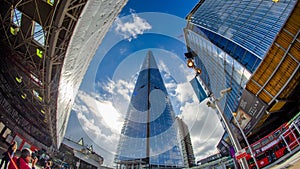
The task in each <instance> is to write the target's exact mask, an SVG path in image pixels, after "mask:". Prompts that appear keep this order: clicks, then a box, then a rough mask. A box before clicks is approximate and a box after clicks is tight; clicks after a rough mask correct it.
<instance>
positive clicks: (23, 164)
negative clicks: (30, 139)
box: [8, 148, 38, 169]
mask: <svg viewBox="0 0 300 169" xmlns="http://www.w3.org/2000/svg"><path fill="white" fill-rule="evenodd" d="M31 154H32V152H31V150H29V149H28V148H25V149H23V150H22V151H21V156H20V157H19V158H16V157H14V158H13V160H12V161H11V162H10V163H9V166H8V169H35V164H36V162H37V160H38V159H37V158H34V159H32V158H31ZM30 162H31V167H30V166H29V163H30Z"/></svg>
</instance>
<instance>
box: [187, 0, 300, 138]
mask: <svg viewBox="0 0 300 169" xmlns="http://www.w3.org/2000/svg"><path fill="white" fill-rule="evenodd" d="M297 4H298V1H296V0H286V1H279V2H278V3H275V2H273V1H272V0H261V1H249V0H242V1H236V0H229V1H223V0H201V1H200V2H199V3H198V4H197V5H196V6H195V7H194V9H193V10H192V11H191V12H190V14H189V15H188V16H187V20H188V24H187V27H186V28H185V30H184V31H185V38H186V42H187V48H188V51H189V53H190V54H191V55H192V56H193V57H192V58H191V59H192V60H193V61H194V62H195V65H196V67H197V68H200V69H201V70H202V74H201V75H199V77H200V79H201V81H202V82H203V83H204V84H205V87H206V88H208V89H209V90H210V91H211V93H212V95H213V96H214V97H215V98H219V99H218V100H219V102H218V105H219V107H220V109H221V110H222V111H223V112H224V114H225V116H226V117H227V119H228V120H232V117H233V116H232V113H233V112H237V116H236V118H237V120H238V122H239V124H240V127H241V128H242V129H243V130H244V132H245V133H246V134H250V133H251V131H252V130H253V128H254V127H255V126H257V125H258V123H259V122H260V120H261V119H264V120H265V119H266V117H268V116H269V114H270V111H269V110H270V106H272V105H274V104H276V103H275V102H276V98H277V97H278V95H279V94H277V93H276V94H274V95H272V92H271V91H272V90H273V89H272V88H271V87H270V88H269V89H265V88H264V86H265V85H266V84H260V82H259V80H255V81H254V80H253V79H252V77H253V76H254V75H255V74H257V72H256V71H257V70H258V68H259V66H260V65H261V64H262V62H265V60H266V56H268V55H269V53H270V52H271V50H272V48H273V46H274V41H275V40H276V38H278V37H277V35H278V34H279V33H280V32H281V31H282V30H283V28H284V25H285V24H286V23H287V21H288V18H289V17H290V16H291V15H292V13H293V11H295V10H296V9H297V8H298V7H296V6H297ZM298 18H299V17H298ZM297 20H299V19H294V20H293V21H292V22H293V24H297ZM295 29H296V32H295V33H291V32H290V35H291V37H294V41H295V39H297V37H298V34H299V28H295ZM297 29H298V33H297ZM292 39H293V38H292ZM294 41H291V42H294ZM296 43H297V40H296ZM278 46H280V45H278ZM298 47H299V46H298ZM295 48H296V49H297V47H296V45H295ZM298 49H299V48H298ZM288 50H290V49H288V48H285V50H283V51H286V52H288ZM298 53H299V52H298ZM291 55H292V54H291ZM296 55H298V54H296ZM296 55H295V54H294V55H293V57H294V58H296ZM284 56H288V55H284ZM294 60H296V61H295V62H296V63H297V64H296V68H295V69H293V71H292V73H290V74H289V75H287V76H291V77H292V78H296V79H299V77H298V76H297V75H295V74H297V71H298V70H299V69H298V68H297V65H298V64H299V61H297V59H294ZM271 62H272V61H271ZM276 63H277V62H276ZM278 65H280V64H279V62H278ZM279 67H280V66H277V68H274V69H276V70H278V69H279ZM265 71H267V70H266V69H265ZM263 73H264V72H260V75H262V74H263ZM283 73H284V72H282V74H283ZM275 74H276V73H275V71H274V73H272V72H271V73H269V74H268V75H269V77H266V78H267V80H266V81H267V82H270V81H271V79H272V78H278V77H275V76H273V75H275ZM292 75H293V76H292ZM250 82H253V83H255V84H259V85H258V87H257V88H258V89H257V88H256V89H257V90H256V91H260V92H265V93H267V95H268V96H270V97H271V99H270V100H272V102H271V101H269V102H268V101H267V100H266V99H264V97H266V96H264V95H261V97H260V95H259V94H260V93H255V92H253V91H254V89H253V88H251V87H249V86H248V87H247V89H246V86H247V85H248V84H249V83H250ZM289 82H290V81H287V82H286V83H289ZM294 84H295V83H294ZM252 86H254V85H252ZM283 86H287V84H286V85H283ZM295 86H297V84H296V85H295ZM226 88H231V89H232V91H231V92H230V93H227V94H225V95H224V97H222V95H221V94H220V91H222V90H223V89H226ZM245 89H246V90H245ZM294 89H295V88H293V89H291V91H292V90H294ZM278 90H281V92H282V91H283V90H284V89H283V88H280V89H278ZM291 91H290V93H291ZM290 93H289V94H290ZM221 97H222V98H221ZM231 125H232V124H231Z"/></svg>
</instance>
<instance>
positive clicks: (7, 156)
mask: <svg viewBox="0 0 300 169" xmlns="http://www.w3.org/2000/svg"><path fill="white" fill-rule="evenodd" d="M16 150H17V142H16V141H13V142H12V143H11V144H10V145H9V147H8V148H7V150H6V151H5V152H4V153H3V154H2V155H3V157H2V160H1V164H0V169H1V168H2V166H3V164H4V169H7V164H8V163H9V161H10V159H11V158H13V156H14V154H15V152H16Z"/></svg>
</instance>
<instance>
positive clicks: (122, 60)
mask: <svg viewBox="0 0 300 169" xmlns="http://www.w3.org/2000/svg"><path fill="white" fill-rule="evenodd" d="M196 3H197V0H189V1H186V0H185V1H183V0H164V1H163V2H160V1H159V0H153V1H151V2H150V1H149V2H148V1H146V2H145V1H142V0H135V1H130V0H129V2H128V4H127V5H126V6H125V7H124V9H123V11H122V12H121V14H120V15H119V16H118V18H117V19H116V20H115V22H114V24H113V25H112V27H111V29H110V30H109V32H108V34H107V35H106V37H105V38H104V40H103V42H102V43H101V45H100V46H99V48H98V50H97V52H96V55H95V56H94V58H93V60H92V62H91V63H90V66H89V69H88V71H87V73H86V75H85V78H84V80H83V82H82V84H81V87H80V90H79V92H78V94H77V97H76V100H75V103H74V106H73V109H72V112H71V116H70V120H69V124H68V128H67V132H66V135H65V136H66V137H68V138H71V139H73V140H75V141H77V140H79V139H80V138H81V137H83V138H84V141H85V144H86V145H88V146H90V145H93V147H94V151H96V152H97V153H98V154H100V155H101V156H103V157H104V165H106V166H113V158H114V155H115V152H116V148H117V145H118V140H119V137H120V132H121V128H122V125H123V122H124V116H125V115H126V110H127V108H128V104H129V101H130V97H131V95H132V91H133V89H134V85H135V81H136V79H137V77H138V73H139V70H140V67H141V64H142V62H143V60H144V58H145V56H146V53H147V51H148V50H151V51H152V52H153V55H154V57H155V59H156V62H157V64H158V68H159V70H160V72H161V74H162V77H163V79H164V82H165V86H166V87H167V90H168V93H169V95H170V98H171V102H172V106H173V108H174V111H175V113H176V115H178V116H181V117H182V118H183V120H184V121H185V122H186V123H187V124H188V126H189V128H190V133H191V139H192V143H193V147H194V154H195V156H196V160H199V159H201V158H204V157H206V156H208V155H211V154H213V153H216V151H217V150H216V144H217V143H218V142H219V140H220V138H221V136H222V134H223V132H224V131H223V128H222V126H221V124H220V122H219V120H218V117H217V115H216V113H215V111H214V110H212V109H209V108H207V106H205V104H206V103H205V102H206V101H204V102H202V103H199V101H198V100H197V97H196V95H195V94H194V92H193V89H192V87H191V85H190V83H189V81H190V80H191V79H192V78H194V76H195V72H193V71H192V70H190V69H188V68H187V66H186V63H185V59H184V53H185V52H186V46H185V39H184V36H183V28H184V27H185V26H186V21H185V16H186V15H187V14H188V13H189V12H190V11H191V10H192V8H193V7H194V6H195V5H196Z"/></svg>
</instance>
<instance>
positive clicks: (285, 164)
mask: <svg viewBox="0 0 300 169" xmlns="http://www.w3.org/2000/svg"><path fill="white" fill-rule="evenodd" d="M7 147H8V145H7V144H6V143H4V142H3V141H2V140H1V141H0V155H1V157H2V153H3V152H4V151H6V150H7ZM17 155H18V153H17ZM35 168H36V169H42V167H41V166H36V167H35ZM265 168H266V169H300V151H299V149H297V151H296V152H294V154H293V155H292V156H290V157H288V158H287V159H286V160H284V161H282V162H280V163H279V164H276V165H273V166H271V167H270V166H267V167H265Z"/></svg>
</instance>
